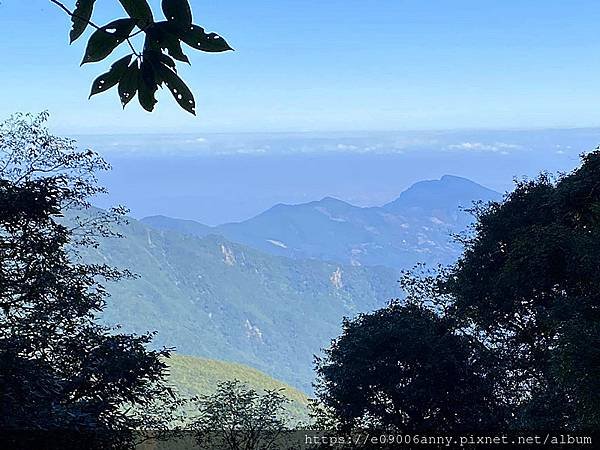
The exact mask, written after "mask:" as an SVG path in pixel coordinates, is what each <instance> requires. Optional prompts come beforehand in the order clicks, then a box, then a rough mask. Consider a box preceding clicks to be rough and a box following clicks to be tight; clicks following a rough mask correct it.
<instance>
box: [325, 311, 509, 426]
mask: <svg viewBox="0 0 600 450" xmlns="http://www.w3.org/2000/svg"><path fill="white" fill-rule="evenodd" d="M485 362H486V361H485V360H482V358H481V357H480V356H479V355H478V354H477V352H476V351H475V346H474V345H473V343H471V342H470V341H469V339H468V338H467V337H465V336H459V335H456V334H455V333H453V330H452V327H451V326H449V323H448V322H447V321H446V320H444V319H442V318H440V317H438V316H437V315H435V314H434V313H432V312H431V311H428V310H427V309H425V308H421V307H419V306H416V305H403V304H401V303H399V302H392V303H391V304H390V305H389V306H388V307H387V308H384V309H381V310H378V311H376V312H374V313H371V314H361V315H359V316H358V317H357V318H355V319H353V320H348V319H346V320H345V321H344V324H343V334H342V335H341V337H339V338H338V339H336V340H335V341H334V342H333V343H332V345H331V347H330V348H329V349H328V350H326V352H325V357H323V358H317V375H318V381H317V383H316V391H317V397H318V398H319V400H320V402H321V404H322V406H324V407H325V410H326V411H329V412H330V413H332V414H333V416H334V417H335V419H336V422H337V425H338V426H340V427H342V428H343V429H346V430H351V429H353V428H357V427H367V428H378V429H387V430H402V431H446V430H457V429H469V430H476V429H480V428H487V429H489V427H490V426H491V425H492V424H496V423H497V420H498V418H497V417H494V415H493V411H492V408H490V405H493V404H494V402H495V399H494V398H493V384H492V383H490V380H489V379H488V378H486V374H487V370H486V368H485V365H484V363H485Z"/></svg>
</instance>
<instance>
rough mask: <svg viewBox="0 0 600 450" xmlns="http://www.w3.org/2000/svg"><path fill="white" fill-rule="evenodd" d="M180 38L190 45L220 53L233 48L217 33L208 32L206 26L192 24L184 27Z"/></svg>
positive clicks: (204, 50)
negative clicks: (205, 29)
mask: <svg viewBox="0 0 600 450" xmlns="http://www.w3.org/2000/svg"><path fill="white" fill-rule="evenodd" d="M179 38H180V39H181V40H182V41H183V42H185V43H186V44H187V45H189V46H190V47H192V48H195V49H196V50H201V51H203V52H211V53H219V52H226V51H228V50H233V49H232V48H231V47H230V46H229V44H228V43H227V41H225V39H223V38H222V37H221V36H219V35H218V34H217V33H206V32H205V31H204V28H202V27H199V26H198V25H190V26H188V27H186V28H185V29H182V30H181V31H180V33H179Z"/></svg>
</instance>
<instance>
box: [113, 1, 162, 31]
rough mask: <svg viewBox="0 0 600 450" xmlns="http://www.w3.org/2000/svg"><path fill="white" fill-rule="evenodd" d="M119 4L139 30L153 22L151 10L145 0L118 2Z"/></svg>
mask: <svg viewBox="0 0 600 450" xmlns="http://www.w3.org/2000/svg"><path fill="white" fill-rule="evenodd" d="M119 2H121V5H123V9H125V12H127V14H129V17H131V18H132V19H134V20H135V21H136V24H137V26H138V27H139V28H140V29H144V28H145V27H147V26H148V25H150V24H151V23H152V22H154V17H153V15H152V9H151V8H150V5H148V2H147V1H146V0H119Z"/></svg>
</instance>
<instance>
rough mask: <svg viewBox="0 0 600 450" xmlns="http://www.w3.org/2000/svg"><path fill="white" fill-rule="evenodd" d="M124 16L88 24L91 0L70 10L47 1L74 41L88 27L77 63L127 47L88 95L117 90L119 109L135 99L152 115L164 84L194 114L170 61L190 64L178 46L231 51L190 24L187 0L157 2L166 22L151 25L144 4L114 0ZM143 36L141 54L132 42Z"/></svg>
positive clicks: (191, 98)
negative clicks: (63, 17) (66, 21)
mask: <svg viewBox="0 0 600 450" xmlns="http://www.w3.org/2000/svg"><path fill="white" fill-rule="evenodd" d="M118 1H119V3H120V4H121V6H122V7H123V9H124V12H125V13H126V14H127V17H125V18H117V19H115V20H112V21H111V22H110V23H108V24H106V25H103V26H99V25H96V24H95V23H94V22H92V14H93V11H94V7H95V3H96V0H77V1H76V3H75V8H73V9H69V8H68V7H67V6H66V5H65V4H64V3H63V2H61V1H58V0H50V2H52V3H54V4H55V5H57V6H58V7H59V8H61V9H62V10H63V11H64V12H66V13H67V14H68V15H69V16H70V17H71V21H72V27H71V31H70V33H69V37H70V41H71V43H73V42H74V41H75V40H77V39H78V38H79V37H80V36H81V35H82V34H83V33H84V32H85V30H86V28H88V26H89V27H91V28H93V29H94V32H93V33H92V35H91V36H90V38H89V41H88V44H87V47H86V50H85V55H84V57H83V60H82V62H81V64H82V65H83V64H86V63H94V62H99V61H103V60H104V59H106V58H107V57H108V56H110V55H111V54H112V52H113V51H114V50H115V49H116V48H117V47H119V46H120V45H122V44H123V45H125V44H127V45H128V46H129V48H130V50H131V53H130V54H128V55H127V56H125V57H123V58H121V59H119V60H117V61H116V62H115V63H114V64H113V65H112V66H111V67H110V70H108V72H106V73H104V74H102V75H100V76H99V77H98V78H97V79H96V80H95V81H94V82H93V84H92V90H91V93H90V97H92V96H93V95H96V94H99V93H101V92H105V91H107V90H109V89H111V88H112V87H114V86H118V92H119V97H120V99H121V104H122V105H123V108H125V106H126V105H127V104H128V103H129V102H130V101H131V100H132V99H133V98H134V97H135V96H136V94H137V96H138V100H139V103H140V105H141V106H142V108H144V109H145V110H146V111H153V110H154V106H155V105H156V103H157V100H156V92H157V90H158V88H159V87H162V86H163V85H166V86H167V88H168V89H169V91H170V92H171V94H172V95H173V98H174V99H175V101H176V102H177V103H178V104H179V106H181V107H182V108H183V109H185V110H186V111H188V112H189V113H191V114H194V115H195V114H196V102H195V100H194V95H193V94H192V92H191V91H190V89H189V88H188V87H187V85H186V84H185V83H184V82H183V80H182V79H181V78H180V77H179V75H177V64H176V62H175V61H179V62H185V63H189V62H190V61H189V58H188V57H187V56H186V55H185V54H184V53H183V49H182V45H181V44H182V43H184V44H186V45H187V46H189V47H191V48H193V49H195V50H199V51H202V52H210V53H218V52H225V51H228V50H232V48H231V47H230V46H229V44H227V42H226V41H225V39H223V38H222V37H221V36H219V35H218V34H216V33H207V32H205V31H204V29H203V28H202V27H199V26H198V25H195V24H193V22H192V9H191V7H190V4H189V2H188V0H162V10H163V14H164V16H165V19H166V20H163V21H158V22H157V21H155V18H154V13H153V12H152V8H150V5H149V4H148V2H147V0H118ZM139 35H144V43H143V49H142V50H136V48H135V45H134V42H133V39H134V38H135V37H136V36H139Z"/></svg>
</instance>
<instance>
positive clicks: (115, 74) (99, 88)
mask: <svg viewBox="0 0 600 450" xmlns="http://www.w3.org/2000/svg"><path fill="white" fill-rule="evenodd" d="M132 56H133V54H131V55H127V56H125V57H124V58H121V59H119V60H118V61H117V62H115V63H114V64H113V65H112V66H111V67H110V70H109V71H108V72H106V73H104V74H102V75H100V76H99V77H98V78H96V80H95V81H94V82H93V83H92V92H91V93H90V98H91V97H92V96H93V95H96V94H99V93H101V92H105V91H108V90H109V89H110V88H112V87H113V86H116V85H117V83H119V81H120V80H121V78H122V77H123V75H124V74H125V72H126V71H127V68H128V67H129V63H130V62H131V57H132Z"/></svg>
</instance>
